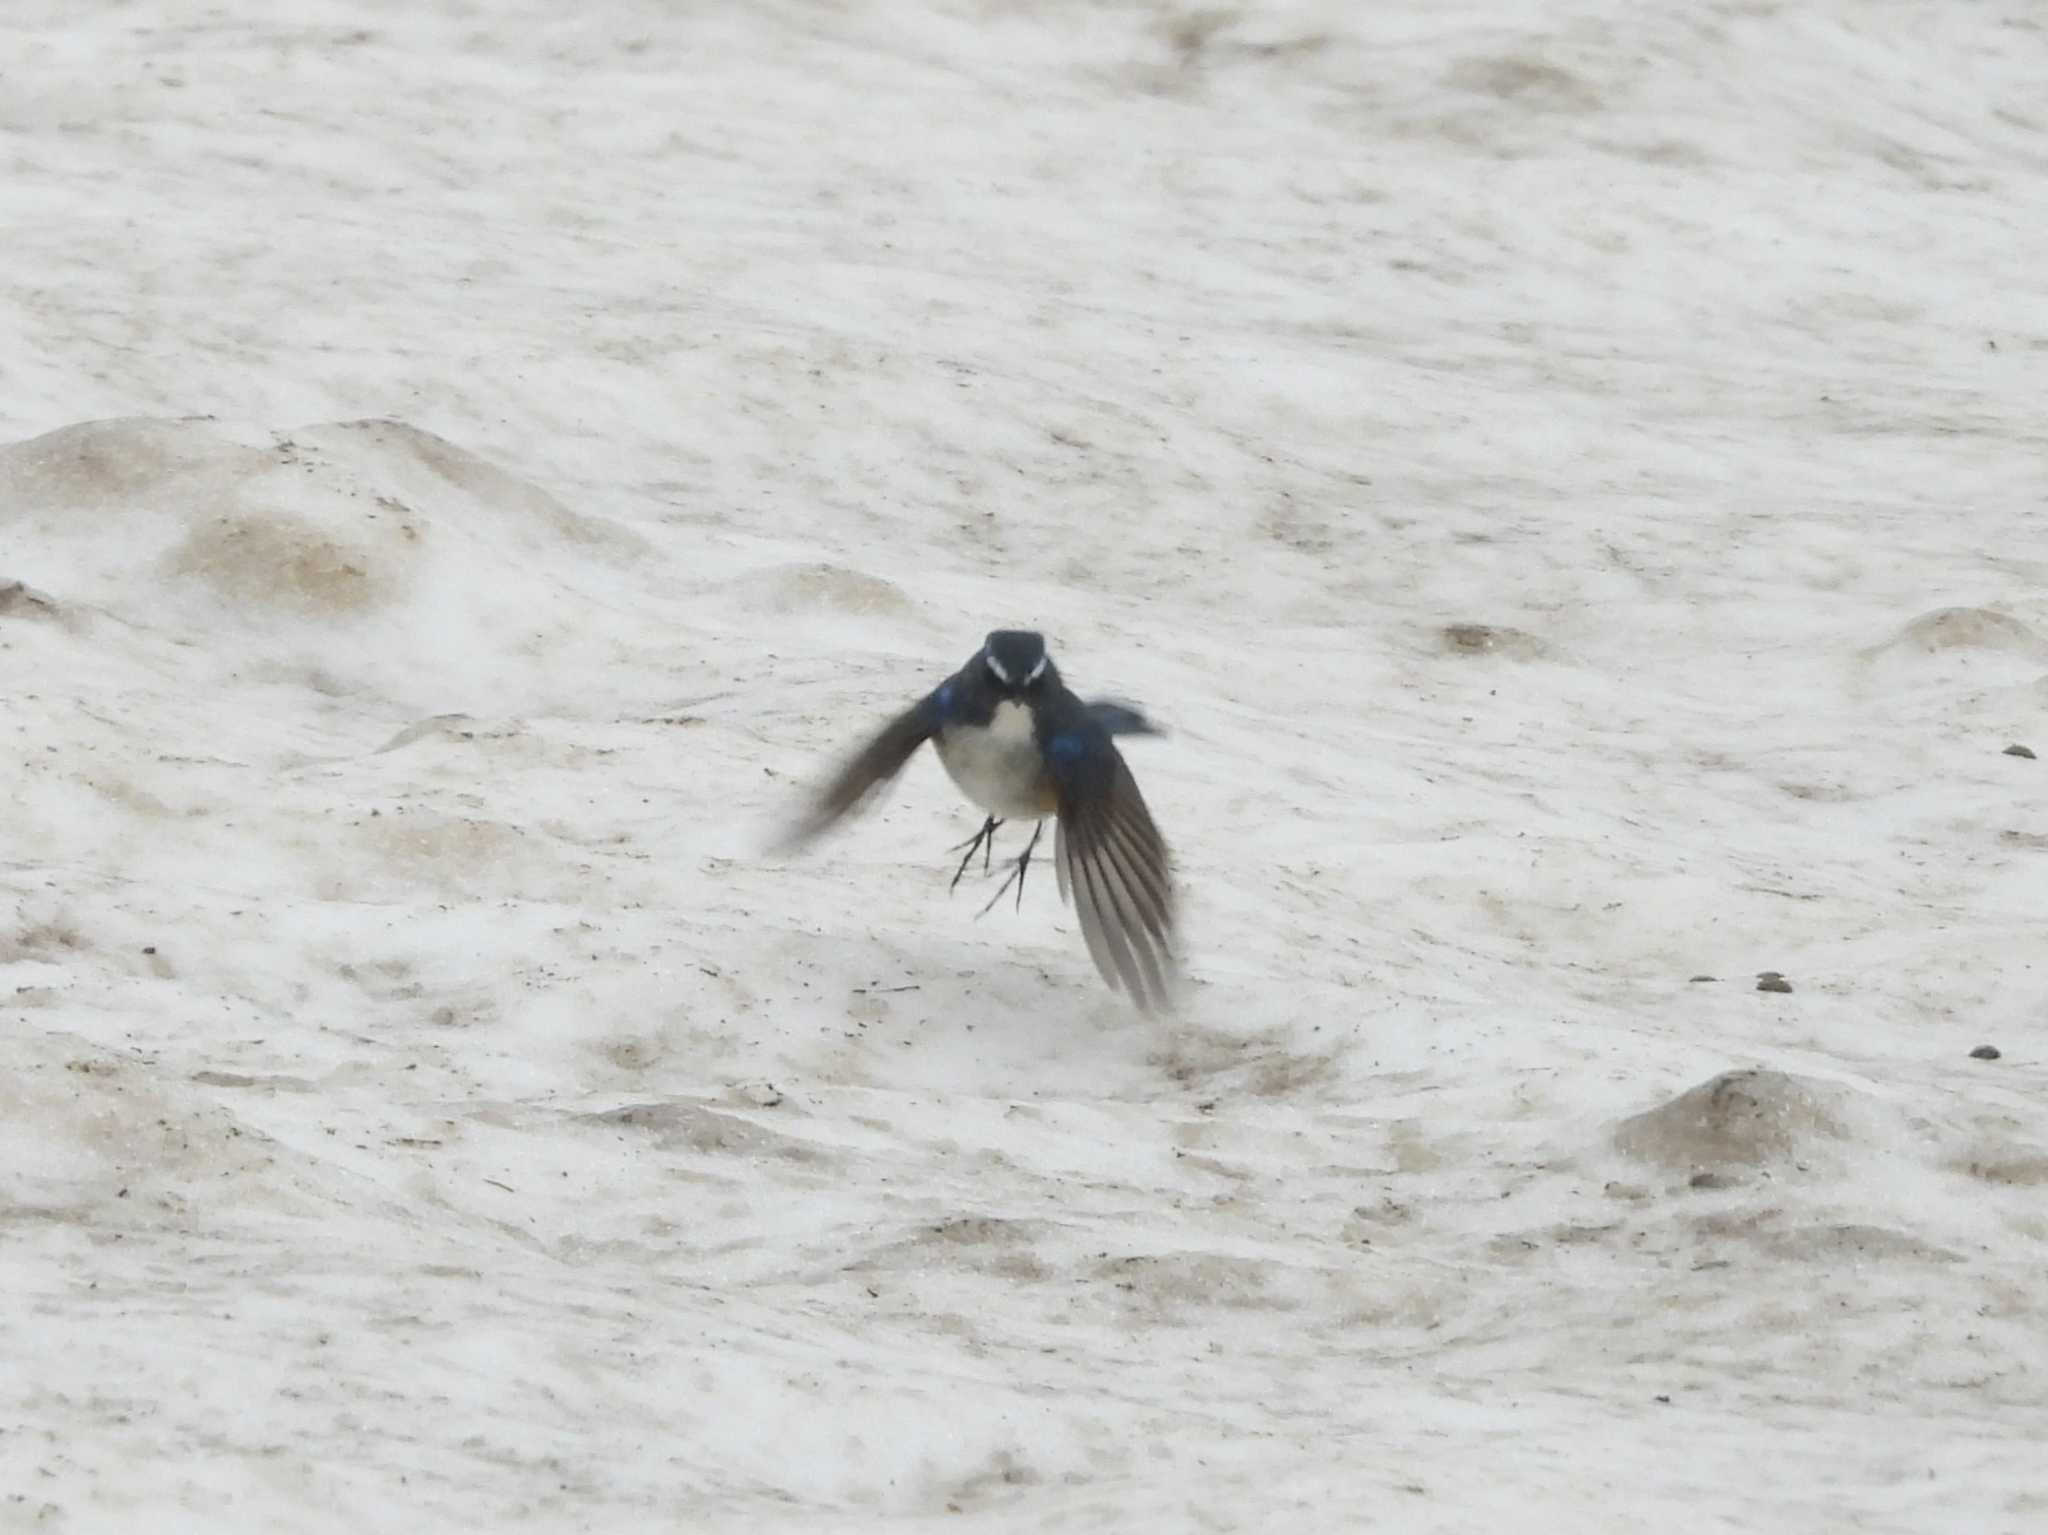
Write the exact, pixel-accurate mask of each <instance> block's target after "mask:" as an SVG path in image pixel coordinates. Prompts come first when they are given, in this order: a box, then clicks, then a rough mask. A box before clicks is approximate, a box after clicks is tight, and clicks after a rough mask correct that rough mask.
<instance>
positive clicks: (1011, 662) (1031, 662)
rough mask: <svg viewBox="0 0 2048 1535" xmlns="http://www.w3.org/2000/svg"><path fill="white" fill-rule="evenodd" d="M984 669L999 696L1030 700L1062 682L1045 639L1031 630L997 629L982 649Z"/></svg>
mask: <svg viewBox="0 0 2048 1535" xmlns="http://www.w3.org/2000/svg"><path fill="white" fill-rule="evenodd" d="M981 668H982V671H983V672H985V673H986V674H987V676H988V680H989V682H990V684H991V685H992V686H993V687H994V688H995V689H996V691H997V692H999V693H1002V694H1003V695H1004V696H1006V697H1010V698H1028V697H1030V696H1032V695H1033V694H1036V693H1038V692H1040V691H1041V690H1042V689H1043V688H1044V687H1045V686H1046V684H1047V683H1048V682H1050V681H1053V680H1055V679H1057V678H1058V676H1059V673H1058V672H1057V671H1055V670H1054V669H1053V664H1052V657H1051V656H1049V655H1047V654H1046V653H1045V636H1044V635H1042V634H1039V633H1037V632H1036V631H1034V630H1031V629H997V630H995V631H994V632H993V633H991V634H990V635H989V637H988V640H987V642H986V643H985V644H984V645H983V646H982V647H981Z"/></svg>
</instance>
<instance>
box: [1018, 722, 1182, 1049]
mask: <svg viewBox="0 0 2048 1535" xmlns="http://www.w3.org/2000/svg"><path fill="white" fill-rule="evenodd" d="M1047 756H1048V760H1049V761H1050V763H1051V765H1052V770H1053V779H1054V782H1055V783H1056V784H1057V786H1058V789H1059V830H1058V832H1057V833H1056V835H1055V837H1054V839H1053V865H1054V868H1055V870H1056V871H1057V873H1058V875H1059V885H1060V894H1061V895H1062V896H1063V897H1066V896H1071V898H1072V900H1073V903H1074V911H1075V914H1076V915H1077V916H1078V917H1079V918H1080V920H1081V936H1082V937H1083V938H1085V939H1086V940H1087V942H1088V953H1089V956H1090V957H1091V958H1092V959H1093V960H1094V961H1095V968H1096V969H1097V970H1099V971H1101V972H1102V978H1103V979H1104V980H1105V981H1107V982H1109V985H1110V989H1111V990H1113V991H1114V990H1119V989H1121V990H1123V991H1127V992H1129V993H1130V997H1131V1000H1132V1001H1133V1002H1135V1003H1137V1005H1138V1007H1139V1008H1140V1009H1141V1010H1142V1011H1144V1012H1148V1013H1149V1012H1155V1011H1158V1010H1159V1009H1161V1008H1165V1007H1168V1006H1170V1005H1171V1004H1172V1001H1173V993H1174V991H1175V989H1176V987H1177V983H1178V980H1179V975H1178V969H1177V966H1176V963H1175V960H1174V955H1173V878H1172V867H1171V860H1170V859H1169V858H1168V856H1167V851H1166V841H1165V839H1164V838H1163V837H1161V836H1160V835H1159V828H1158V827H1157V826H1155V825H1154V824H1153V823H1152V812H1151V811H1149V810H1147V809H1146V808H1145V797H1144V795H1142V794H1140V793H1139V792H1138V781H1137V780H1136V779H1135V778H1133V777H1132V776H1131V770H1130V768H1129V767H1127V766H1126V765H1125V763H1124V759H1123V757H1122V756H1121V755H1120V754H1119V753H1118V752H1117V749H1116V747H1115V746H1114V745H1112V744H1111V742H1110V739H1109V735H1108V733H1107V732H1106V731H1105V730H1103V729H1102V728H1101V727H1100V726H1099V725H1097V724H1095V723H1094V722H1093V721H1090V723H1089V725H1088V726H1083V727H1079V728H1076V729H1072V730H1067V731H1062V732H1061V733H1060V734H1058V735H1056V736H1054V737H1053V738H1052V740H1051V741H1050V742H1049V743H1048V752H1047Z"/></svg>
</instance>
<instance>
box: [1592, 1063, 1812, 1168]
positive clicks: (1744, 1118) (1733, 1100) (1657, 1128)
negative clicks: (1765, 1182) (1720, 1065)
mask: <svg viewBox="0 0 2048 1535" xmlns="http://www.w3.org/2000/svg"><path fill="white" fill-rule="evenodd" d="M1847 1100H1848V1094H1847V1092H1846V1091H1845V1090H1844V1089H1841V1088H1838V1087H1834V1086H1831V1085H1830V1084H1828V1083H1825V1082H1816V1081H1813V1080H1811V1079H1809V1078H1806V1077H1796V1076H1792V1075H1789V1074H1787V1073H1785V1072H1781V1071H1766V1070H1761V1069H1754V1070H1746V1071H1726V1072H1723V1073H1721V1075H1719V1076H1717V1077H1714V1078H1712V1079H1711V1080H1709V1081H1706V1082H1702V1083H1701V1084H1700V1085H1699V1086H1698V1087H1695V1088H1692V1089H1690V1090H1689V1091H1686V1092H1683V1093H1680V1094H1679V1095H1678V1096H1677V1097H1676V1098H1673V1099H1672V1100H1671V1101H1670V1102H1668V1103H1663V1104H1659V1105H1658V1106H1657V1107H1656V1108H1654V1109H1651V1110H1649V1111H1648V1112H1646V1113H1642V1114H1638V1115H1636V1116H1634V1117H1633V1118H1631V1119H1627V1120H1624V1121H1623V1122H1622V1123H1621V1125H1620V1127H1619V1128H1617V1129H1616V1131H1615V1132H1614V1142H1615V1146H1616V1147H1617V1148H1618V1149H1619V1150H1620V1151H1621V1152H1622V1153H1623V1154H1625V1155H1627V1156H1631V1157H1635V1158H1637V1159H1639V1160H1641V1161H1645V1162H1651V1163H1654V1164H1656V1165H1658V1166H1660V1167H1665V1168H1669V1169H1672V1170H1673V1171H1677V1172H1688V1173H1714V1172H1719V1171H1725V1170H1727V1169H1731V1168H1760V1167H1769V1166H1774V1165H1785V1164H1790V1163H1795V1162H1799V1161H1802V1160H1803V1159H1805V1158H1807V1157H1809V1156H1811V1155H1813V1154H1814V1153H1816V1152H1824V1151H1832V1150H1835V1149H1837V1148H1838V1147H1839V1146H1840V1145H1841V1143H1842V1142H1844V1141H1846V1140H1848V1139H1849V1138H1850V1133H1851V1132H1850V1127H1849V1119H1848V1113H1849V1110H1848V1108H1847Z"/></svg>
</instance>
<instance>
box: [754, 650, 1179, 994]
mask: <svg viewBox="0 0 2048 1535" xmlns="http://www.w3.org/2000/svg"><path fill="white" fill-rule="evenodd" d="M1161 733H1162V732H1161V731H1160V730H1159V729H1158V727H1157V726H1155V725H1154V724H1153V723H1152V721H1151V720H1150V719H1149V718H1148V717H1147V716H1146V715H1145V713H1144V711H1143V710H1141V709H1138V708H1136V707H1135V706H1133V705H1131V704H1127V703H1120V702H1117V701H1114V700H1109V699H1101V700H1096V701H1093V702H1089V701H1086V700H1083V699H1082V698H1080V697H1078V696H1077V695H1076V694H1075V693H1074V692H1073V691H1072V690H1071V689H1069V688H1068V687H1067V685H1066V683H1064V682H1063V681H1061V680H1060V673H1059V668H1058V667H1057V666H1055V665H1054V664H1053V661H1052V657H1051V655H1050V654H1049V653H1048V652H1047V650H1046V647H1045V637H1044V635H1042V634H1040V633H1038V632H1037V631H1035V630H1030V629H996V630H992V631H991V632H990V633H989V635H988V638H987V639H986V640H985V641H983V643H982V646H981V648H980V649H979V650H977V651H976V652H975V653H974V654H973V655H972V656H970V657H968V659H967V662H966V664H965V665H963V666H962V667H961V668H960V669H959V670H958V671H956V672H954V673H953V675H952V676H950V677H948V678H946V680H945V681H943V682H941V683H940V684H939V685H938V686H937V687H935V688H933V689H932V690H931V691H930V692H929V693H927V694H925V695H924V697H922V698H920V699H919V700H918V701H917V702H916V703H914V704H912V705H911V706H910V707H909V708H907V709H905V710H904V711H903V712H902V713H900V714H898V715H897V716H896V717H895V718H894V719H892V720H890V721H889V722H888V723H887V724H885V725H883V726H882V728H881V729H880V730H879V731H877V732H876V733H875V735H874V736H873V737H872V738H871V739H870V740H869V741H868V742H867V744H866V745H864V746H863V747H862V748H861V749H860V750H859V751H857V752H855V753H854V754H853V755H852V756H851V757H849V758H847V759H846V761H845V762H844V764H843V765H842V766H841V767H840V768H839V770H838V772H837V773H835V774H834V775H833V776H832V778H831V779H830V780H829V781H828V782H827V783H826V784H825V785H824V786H823V788H822V789H821V790H819V792H818V793H817V794H816V795H815V797H814V798H813V800H812V802H811V803H810V805H809V806H808V808H807V809H806V810H805V811H804V813H803V814H802V815H801V816H800V817H799V818H798V819H797V820H796V821H795V822H794V824H793V825H792V826H791V827H790V828H789V830H788V831H787V832H786V833H785V834H784V836H783V837H782V839H781V840H780V842H779V844H778V850H779V851H782V852H792V851H795V850H797V849H799V848H801V847H803V846H805V845H807V844H808V843H810V842H811V841H812V840H813V839H815V838H817V837H818V836H820V835H822V834H823V833H824V832H825V831H826V830H828V829H829V828H830V827H832V826H833V825H835V824H836V823H837V822H838V821H840V820H841V819H842V818H843V817H845V816H847V815H848V814H850V813H852V812H853V811H855V810H856V809H858V808H859V807H860V806H862V805H863V804H864V803H865V802H866V801H867V800H868V799H869V798H870V796H871V795H873V794H874V793H875V791H877V790H878V789H880V788H881V787H882V786H883V785H885V784H887V783H888V782H889V781H890V780H891V779H893V778H894V777H895V776H896V775H897V774H898V773H899V772H901V771H902V769H903V766H904V764H905V763H907V762H908V761H909V760H910V759H911V757H912V756H913V755H914V754H915V753H916V751H917V749H918V748H919V747H920V746H922V745H924V744H925V743H926V742H927V741H929V742H930V743H931V744H932V748H933V749H934V750H935V751H936V752H937V753H938V758H939V762H940V764H941V765H942V766H943V767H944V768H945V770H946V773H947V776H948V777H950V778H951V779H952V780H953V783H954V785H955V787H957V788H958V789H959V790H960V792H961V793H962V794H964V795H965V796H966V797H967V798H968V800H970V801H971V802H972V803H973V804H974V805H975V806H976V807H978V808H979V809H980V810H981V811H982V813H983V815H984V817H985V819H984V820H983V821H982V824H981V829H980V830H979V831H977V832H976V833H975V834H974V836H973V837H971V838H970V839H969V840H968V841H967V842H965V843H962V844H958V845H956V846H955V847H954V849H953V851H955V852H958V851H959V849H960V847H965V848H966V849H967V852H966V856H965V857H963V858H962V859H961V860H960V865H959V867H958V868H956V869H955V870H954V871H953V882H952V884H951V885H949V886H948V887H947V888H948V889H949V890H950V889H952V888H953V887H954V886H957V885H958V884H959V883H960V877H961V876H962V875H963V874H965V873H966V872H967V866H968V864H970V863H971V862H973V859H974V855H975V853H977V852H980V853H981V854H982V867H983V868H984V869H986V868H987V867H988V866H989V859H990V850H992V849H993V847H994V843H995V833H996V828H997V827H999V826H1001V825H1003V824H1004V823H1005V822H1006V821H1012V820H1016V821H1025V820H1028V821H1031V822H1033V823H1035V825H1034V829H1033V831H1032V834H1031V841H1030V842H1029V843H1028V844H1026V846H1025V848H1024V851H1023V853H1022V854H1020V855H1019V856H1018V857H1017V859H1016V860H1015V861H1014V865H1013V867H1012V869H1011V872H1010V874H1009V876H1008V878H1006V879H1005V880H1004V881H1003V883H1002V885H1001V886H1000V887H998V888H997V890H996V893H995V895H994V896H992V897H990V899H989V902H988V905H987V906H984V907H983V908H982V911H983V912H986V911H987V910H988V909H989V907H991V906H993V905H995V903H996V902H997V901H998V900H1000V899H1002V896H1003V894H1004V892H1005V891H1007V890H1008V889H1009V888H1010V886H1011V885H1012V884H1014V885H1015V886H1016V887H1017V905H1018V908H1019V909H1020V910H1021V909H1022V907H1023V903H1024V875H1025V871H1026V870H1027V869H1029V868H1030V866H1031V855H1032V853H1033V852H1034V851H1035V850H1036V848H1037V847H1038V839H1039V837H1040V836H1041V835H1043V834H1044V831H1045V821H1046V818H1047V817H1051V818H1053V820H1054V822H1055V827H1056V830H1055V832H1054V835H1053V868H1054V873H1055V874H1056V876H1057V878H1058V883H1059V892H1060V899H1061V900H1062V901H1066V900H1069V899H1071V901H1072V903H1073V906H1074V910H1075V912H1076V914H1077V915H1078V917H1079V918H1080V923H1081V936H1082V938H1083V939H1084V940H1085V941H1086V942H1087V945H1088V954H1089V957H1090V958H1091V959H1092V960H1093V961H1094V962H1095V968H1096V970H1097V971H1098V972H1100V974H1101V976H1102V978H1103V980H1104V981H1106V982H1108V983H1109V987H1110V989H1111V990H1112V991H1119V990H1120V991H1123V992H1125V993H1127V994H1128V995H1129V996H1130V998H1131V1000H1132V1002H1134V1003H1135V1004H1136V1005H1137V1007H1138V1009H1139V1010H1140V1011H1141V1012H1146V1013H1153V1012H1158V1011H1162V1010H1165V1009H1167V1008H1169V1007H1171V1006H1172V1004H1173V1000H1174V996H1175V992H1176V991H1177V988H1178V980H1179V969H1178V961H1177V959H1176V957H1175V951H1174V940H1175V916H1174V913H1175V896H1174V884H1173V870H1172V860H1171V858H1170V856H1169V854H1168V852H1167V847H1166V839H1165V838H1163V837H1162V836H1160V834H1159V828H1158V826H1157V825H1156V824H1155V823H1154V822H1153V820H1152V812H1151V811H1150V810H1149V809H1148V808H1147V807H1146V804H1145V797H1144V795H1143V794H1141V793H1140V792H1139V791H1138V781H1137V779H1136V778H1134V777H1133V776H1132V775H1131V770H1130V766H1129V764H1127V763H1126V762H1125V761H1124V758H1123V754H1122V753H1121V752H1119V751H1118V750H1117V747H1116V739H1115V738H1116V737H1118V736H1132V735H1159V734H1161Z"/></svg>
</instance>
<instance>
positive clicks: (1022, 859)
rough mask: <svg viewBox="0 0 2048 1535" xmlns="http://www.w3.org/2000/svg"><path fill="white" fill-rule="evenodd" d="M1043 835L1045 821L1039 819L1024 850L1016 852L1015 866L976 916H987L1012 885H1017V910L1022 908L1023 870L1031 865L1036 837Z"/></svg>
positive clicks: (1036, 845) (1035, 846)
mask: <svg viewBox="0 0 2048 1535" xmlns="http://www.w3.org/2000/svg"><path fill="white" fill-rule="evenodd" d="M1044 835H1045V822H1043V821H1040V822H1039V823H1038V825H1037V826H1036V827H1034V828H1033V829H1032V832H1031V840H1030V841H1029V842H1027V843H1025V844H1024V851H1023V852H1022V853H1020V854H1018V856H1017V861H1016V867H1014V868H1013V869H1011V870H1010V873H1009V877H1008V878H1007V879H1005V880H1004V881H1003V882H1002V883H1001V884H1000V885H998V886H996V893H995V894H994V895H992V896H990V897H989V898H988V905H987V906H984V907H982V909H981V910H980V911H978V912H976V913H975V915H976V916H978V917H985V916H987V915H988V914H989V911H990V910H991V908H993V907H994V906H995V904H996V902H998V901H1000V900H1001V899H1002V898H1003V892H1004V891H1005V890H1008V889H1009V888H1010V886H1012V885H1015V886H1016V887H1017V910H1019V911H1022V910H1023V909H1024V871H1025V870H1026V869H1028V868H1030V867H1031V854H1032V853H1033V851H1034V850H1036V848H1037V847H1038V839H1039V838H1040V837H1042V836H1044Z"/></svg>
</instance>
